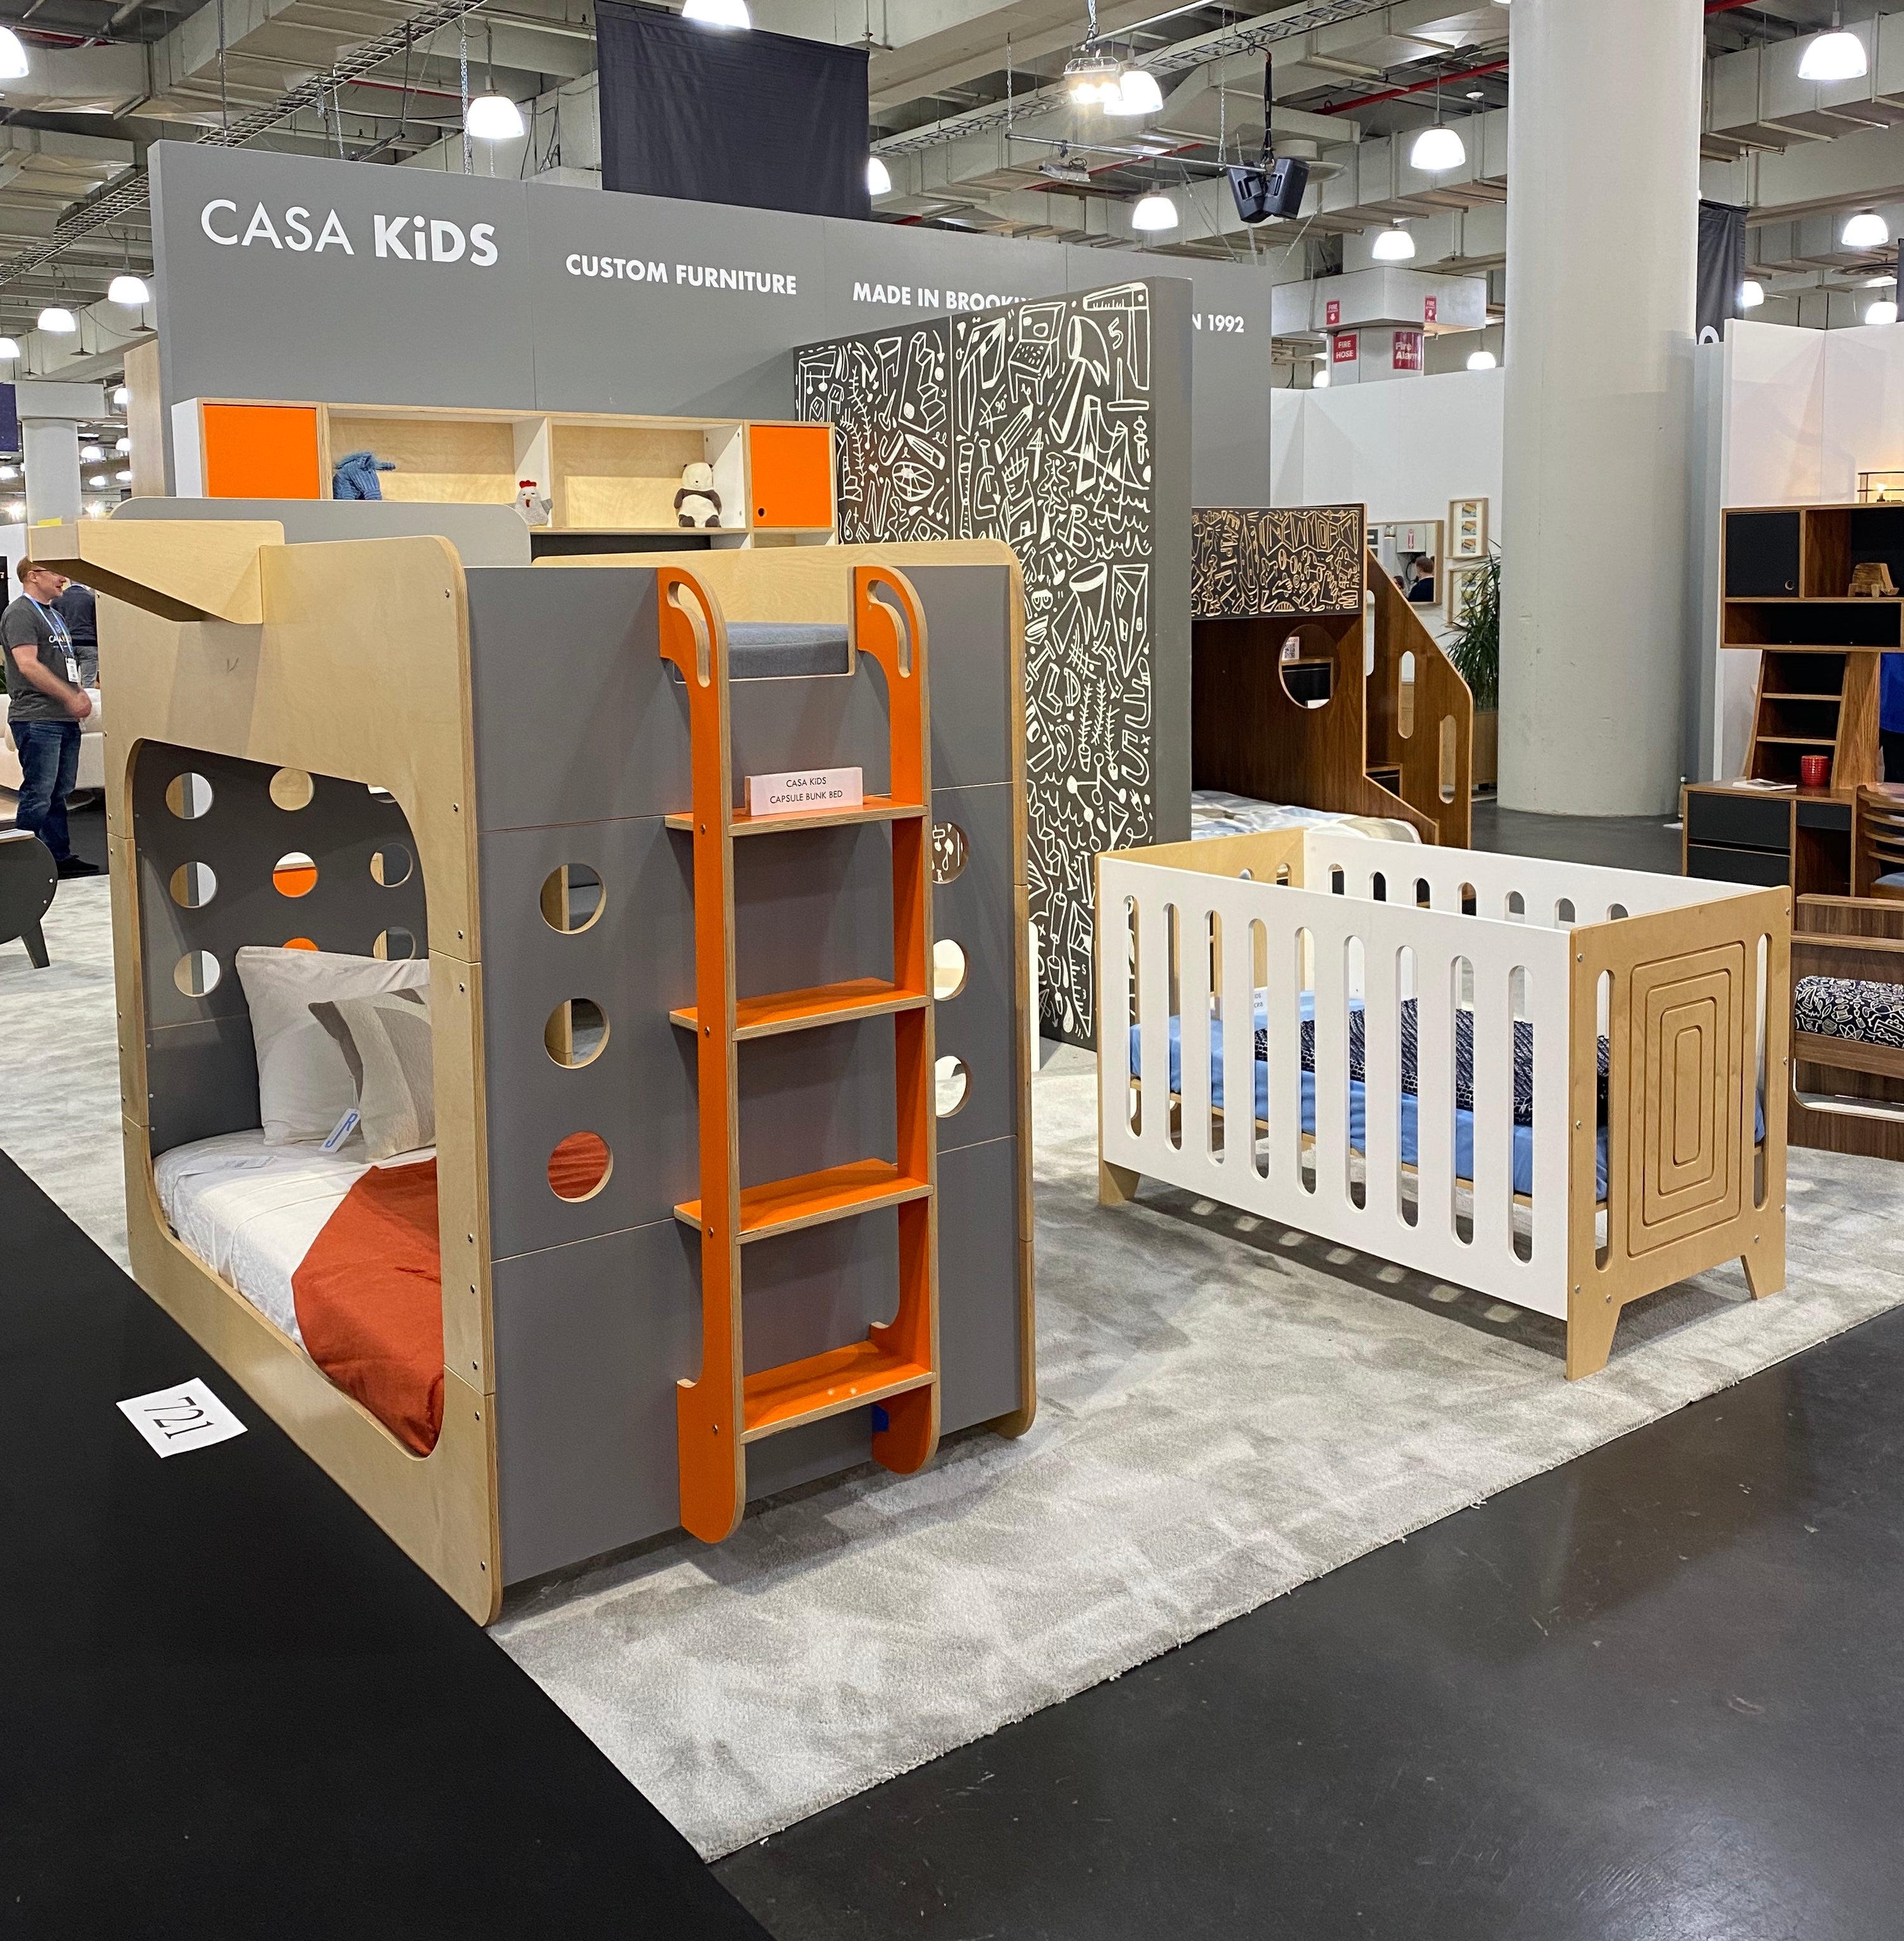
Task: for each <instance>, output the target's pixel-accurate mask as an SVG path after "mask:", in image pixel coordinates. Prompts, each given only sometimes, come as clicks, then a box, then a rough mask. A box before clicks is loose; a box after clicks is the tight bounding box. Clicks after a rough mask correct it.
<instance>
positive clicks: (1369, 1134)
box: [1362, 925, 1401, 1249]
mask: <svg viewBox="0 0 1904 1941" xmlns="http://www.w3.org/2000/svg"><path fill="white" fill-rule="evenodd" d="M1381 928H1388V926H1387V925H1383V926H1381ZM1397 955H1398V953H1397V948H1396V946H1395V945H1394V943H1391V942H1387V941H1385V942H1382V943H1375V942H1373V941H1370V942H1369V943H1367V944H1366V945H1365V946H1364V951H1363V971H1362V975H1363V980H1364V986H1365V995H1364V998H1363V1001H1362V1006H1363V1016H1362V1029H1363V1033H1364V1045H1365V1047H1366V1056H1365V1057H1364V1062H1363V1071H1364V1078H1363V1084H1362V1108H1363V1109H1362V1123H1363V1127H1364V1136H1363V1145H1364V1152H1365V1159H1366V1164H1365V1166H1364V1173H1363V1178H1364V1187H1363V1194H1364V1202H1365V1205H1366V1208H1367V1218H1369V1219H1370V1221H1372V1222H1373V1223H1374V1224H1375V1226H1376V1231H1375V1232H1374V1233H1373V1234H1372V1235H1371V1236H1370V1246H1373V1247H1375V1248H1376V1249H1379V1248H1380V1246H1381V1245H1382V1239H1383V1238H1384V1237H1385V1236H1387V1235H1388V1233H1389V1232H1390V1231H1391V1229H1392V1228H1393V1227H1394V1226H1395V1225H1396V1224H1397V1223H1398V1222H1399V1221H1400V1218H1401V1181H1400V1172H1399V1162H1400V1123H1399V1121H1400V1111H1401V1016H1400V1006H1401V979H1400V965H1399V964H1398V963H1397Z"/></svg>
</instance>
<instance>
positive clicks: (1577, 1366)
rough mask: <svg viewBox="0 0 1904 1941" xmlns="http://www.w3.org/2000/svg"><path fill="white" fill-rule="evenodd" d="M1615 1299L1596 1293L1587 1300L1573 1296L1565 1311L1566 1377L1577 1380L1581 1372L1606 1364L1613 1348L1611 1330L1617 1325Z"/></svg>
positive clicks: (1598, 1369) (1616, 1304)
mask: <svg viewBox="0 0 1904 1941" xmlns="http://www.w3.org/2000/svg"><path fill="white" fill-rule="evenodd" d="M1619 1321H1620V1307H1619V1304H1618V1302H1617V1301H1607V1300H1604V1299H1602V1298H1599V1296H1597V1295H1596V1296H1594V1297H1593V1298H1591V1299H1588V1298H1584V1297H1578V1296H1577V1297H1576V1298H1575V1300H1574V1301H1573V1302H1572V1304H1571V1305H1570V1307H1569V1309H1568V1311H1567V1380H1569V1381H1570V1382H1577V1381H1578V1380H1580V1379H1581V1377H1582V1376H1584V1375H1596V1374H1599V1371H1601V1369H1602V1368H1605V1367H1606V1358H1607V1357H1608V1356H1609V1355H1610V1354H1612V1352H1613V1331H1614V1329H1615V1328H1616V1327H1618V1325H1619Z"/></svg>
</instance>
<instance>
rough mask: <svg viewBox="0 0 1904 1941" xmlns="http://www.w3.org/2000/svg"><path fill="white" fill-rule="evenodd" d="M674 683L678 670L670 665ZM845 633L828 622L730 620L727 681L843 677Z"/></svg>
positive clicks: (728, 623) (844, 629)
mask: <svg viewBox="0 0 1904 1941" xmlns="http://www.w3.org/2000/svg"><path fill="white" fill-rule="evenodd" d="M669 671H670V672H671V673H672V674H673V675H674V677H675V680H680V678H681V670H680V669H679V668H675V667H673V666H672V665H670V668H669ZM845 672H846V628H844V627H843V626H840V625H835V624H834V622H831V621H819V622H807V621H792V620H730V621H729V622H727V678H728V679H729V680H784V679H785V677H787V676H788V675H790V674H844V673H845Z"/></svg>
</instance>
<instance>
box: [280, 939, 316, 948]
mask: <svg viewBox="0 0 1904 1941" xmlns="http://www.w3.org/2000/svg"><path fill="white" fill-rule="evenodd" d="M284 947H285V949H286V950H315V949H317V945H316V944H314V943H312V942H311V939H310V938H309V937H286V939H285V940H284Z"/></svg>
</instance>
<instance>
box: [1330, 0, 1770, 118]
mask: <svg viewBox="0 0 1904 1941" xmlns="http://www.w3.org/2000/svg"><path fill="white" fill-rule="evenodd" d="M1744 4H1746V0H1740V5H1744ZM1507 65H1508V63H1506V62H1505V61H1504V60H1498V61H1489V62H1488V63H1486V65H1485V66H1481V67H1467V68H1463V69H1462V71H1461V72H1460V73H1459V74H1437V75H1434V76H1432V77H1431V78H1430V79H1428V80H1427V81H1410V83H1409V84H1408V85H1407V87H1385V88H1383V89H1382V91H1381V92H1380V93H1379V94H1358V96H1356V97H1355V99H1354V100H1353V101H1337V102H1332V103H1331V104H1330V105H1329V106H1328V107H1327V108H1318V109H1317V110H1316V112H1317V113H1318V115H1346V114H1348V112H1349V111H1350V110H1351V109H1356V108H1372V107H1373V106H1374V105H1375V104H1376V102H1378V101H1399V100H1400V99H1401V98H1402V97H1403V96H1404V95H1407V94H1423V93H1426V92H1427V91H1428V89H1430V88H1431V87H1453V86H1454V84H1455V83H1456V81H1476V80H1478V79H1479V78H1480V76H1481V75H1484V74H1501V73H1504V72H1505V71H1506V69H1507Z"/></svg>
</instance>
